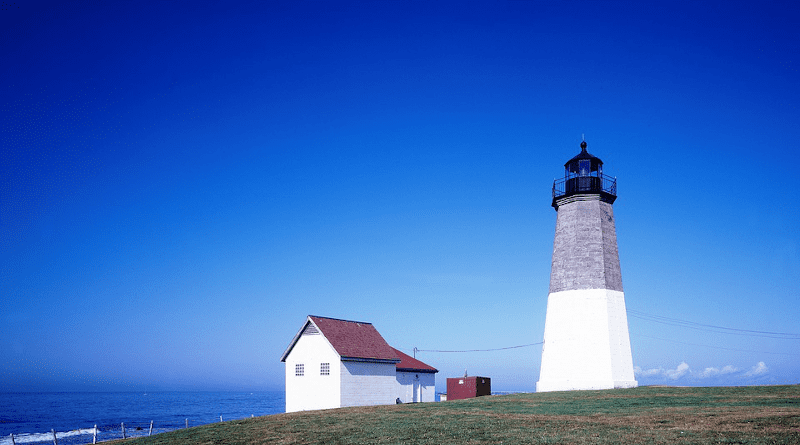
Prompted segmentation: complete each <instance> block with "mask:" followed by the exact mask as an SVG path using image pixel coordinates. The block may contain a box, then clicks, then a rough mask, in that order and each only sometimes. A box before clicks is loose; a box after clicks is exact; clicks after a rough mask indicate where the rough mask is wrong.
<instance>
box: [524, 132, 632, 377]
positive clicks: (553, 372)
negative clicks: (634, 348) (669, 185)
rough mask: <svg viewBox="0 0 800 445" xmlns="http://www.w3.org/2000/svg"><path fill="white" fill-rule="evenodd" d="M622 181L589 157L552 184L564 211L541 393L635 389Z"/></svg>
mask: <svg viewBox="0 0 800 445" xmlns="http://www.w3.org/2000/svg"><path fill="white" fill-rule="evenodd" d="M616 199H617V182H616V178H611V177H609V176H606V175H604V174H603V162H602V161H601V160H600V159H599V158H597V157H595V156H592V155H591V154H589V153H588V152H587V151H586V142H582V143H581V152H580V153H579V154H578V155H577V156H575V157H574V158H572V159H570V160H569V161H567V163H566V164H564V178H562V179H557V180H555V181H554V183H553V207H554V208H555V209H556V211H557V214H558V216H557V218H556V234H555V241H554V242H553V264H552V268H551V271H550V294H549V295H548V297H547V317H546V319H545V327H544V345H543V346H542V365H541V370H540V372H539V381H538V382H537V383H536V391H537V392H544V391H568V390H578V389H611V388H633V387H636V386H637V382H636V380H634V375H633V359H632V356H631V344H630V336H629V334H628V317H627V314H626V311H625V294H624V293H623V291H622V274H621V272H620V266H619V254H618V251H617V232H616V228H615V227H614V209H613V204H614V201H615V200H616Z"/></svg>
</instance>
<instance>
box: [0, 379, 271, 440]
mask: <svg viewBox="0 0 800 445" xmlns="http://www.w3.org/2000/svg"><path fill="white" fill-rule="evenodd" d="M284 403H285V395H284V392H283V391H274V392H151V393H141V392H47V393H2V394H0V445H11V436H10V435H11V434H14V441H15V442H16V443H18V444H20V443H40V442H43V443H48V442H49V443H53V434H52V432H51V430H54V431H55V432H56V437H57V438H58V444H59V445H75V444H85V443H92V436H93V432H94V426H95V425H97V429H98V432H97V441H98V442H100V441H106V440H113V439H121V438H122V423H124V424H125V434H126V437H139V436H146V435H148V434H149V432H150V422H151V421H152V422H153V434H157V433H163V432H166V431H172V430H176V429H180V428H185V427H186V421H187V419H188V422H189V426H190V427H192V426H197V425H204V424H208V423H214V422H219V421H220V416H222V420H223V421H227V420H235V419H243V418H248V417H252V416H255V417H258V416H263V415H268V414H278V413H282V412H284V408H285V406H284Z"/></svg>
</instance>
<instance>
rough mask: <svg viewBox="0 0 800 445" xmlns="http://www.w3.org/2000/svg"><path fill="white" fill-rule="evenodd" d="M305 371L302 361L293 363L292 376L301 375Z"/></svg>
mask: <svg viewBox="0 0 800 445" xmlns="http://www.w3.org/2000/svg"><path fill="white" fill-rule="evenodd" d="M305 373H306V370H305V365H303V364H302V363H297V364H295V365H294V376H295V377H303V376H304V375H305Z"/></svg>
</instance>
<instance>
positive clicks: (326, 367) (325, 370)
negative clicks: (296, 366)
mask: <svg viewBox="0 0 800 445" xmlns="http://www.w3.org/2000/svg"><path fill="white" fill-rule="evenodd" d="M319 375H331V364H330V363H320V364H319Z"/></svg>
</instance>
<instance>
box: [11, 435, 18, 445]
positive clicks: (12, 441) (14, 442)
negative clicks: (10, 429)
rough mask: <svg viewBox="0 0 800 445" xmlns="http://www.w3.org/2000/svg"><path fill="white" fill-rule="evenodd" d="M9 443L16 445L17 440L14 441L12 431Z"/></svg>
mask: <svg viewBox="0 0 800 445" xmlns="http://www.w3.org/2000/svg"><path fill="white" fill-rule="evenodd" d="M11 445H17V442H16V441H14V433H11Z"/></svg>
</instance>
